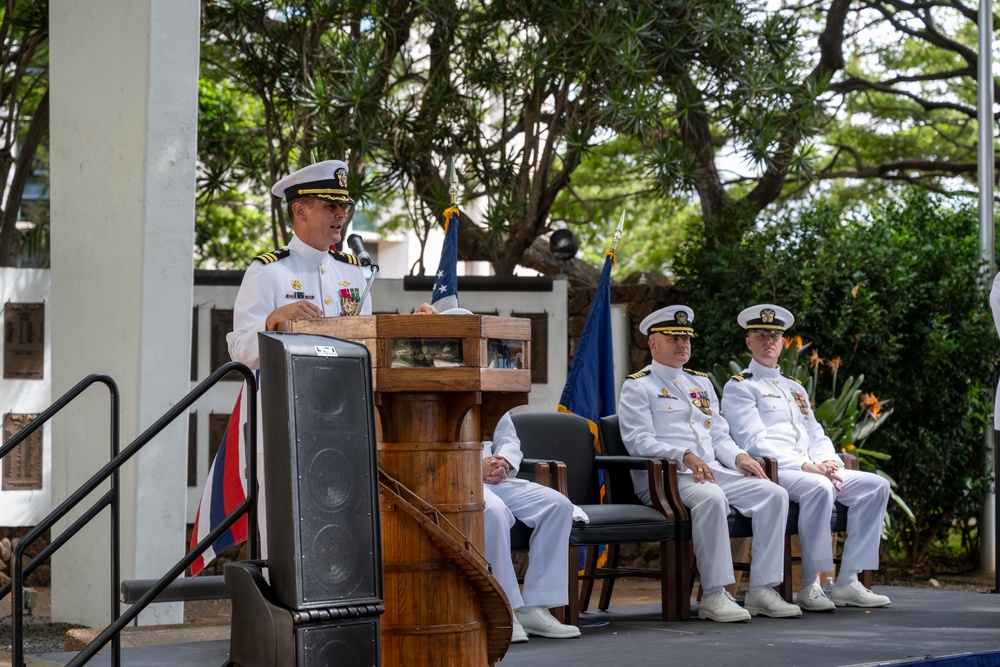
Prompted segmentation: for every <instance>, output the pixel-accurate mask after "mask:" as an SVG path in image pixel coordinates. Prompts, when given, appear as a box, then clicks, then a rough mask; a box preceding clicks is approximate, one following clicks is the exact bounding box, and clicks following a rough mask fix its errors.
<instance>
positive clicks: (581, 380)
mask: <svg viewBox="0 0 1000 667" xmlns="http://www.w3.org/2000/svg"><path fill="white" fill-rule="evenodd" d="M614 263H615V254H614V251H611V252H609V253H608V254H607V255H606V256H605V258H604V269H603V270H602V271H601V280H600V281H599V282H598V283H597V292H595V293H594V302H593V303H592V304H590V312H589V313H588V314H587V321H586V323H584V325H583V333H582V334H581V335H580V341H579V342H578V343H577V345H576V353H575V354H574V355H573V364H572V366H570V369H569V376H568V377H567V378H566V385H565V386H564V387H563V392H562V396H561V397H560V398H559V407H558V409H557V410H558V411H559V412H571V413H573V414H575V415H580V416H581V417H583V418H584V419H586V420H587V421H588V422H589V423H590V432H591V433H593V434H594V448H595V449H597V450H598V451H600V441H599V440H598V439H597V420H598V419H600V418H601V417H607V416H608V415H613V414H615V378H614V356H613V350H614V348H613V346H612V344H611V267H612V266H613V265H614ZM598 477H599V478H600V482H601V502H604V474H603V471H600V474H599V475H598ZM597 553H598V556H597V566H598V567H604V565H605V563H606V560H607V550H606V547H605V546H604V545H601V546H600V547H599V548H598V551H597ZM578 558H579V561H578V566H579V569H580V571H581V572H583V570H584V563H585V562H586V560H585V559H586V549H584V548H582V547H581V548H580V550H579V552H578Z"/></svg>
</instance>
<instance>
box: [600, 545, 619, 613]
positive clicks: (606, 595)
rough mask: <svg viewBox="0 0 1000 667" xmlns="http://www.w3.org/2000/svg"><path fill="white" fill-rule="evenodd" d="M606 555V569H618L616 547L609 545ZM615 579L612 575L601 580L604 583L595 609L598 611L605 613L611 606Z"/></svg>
mask: <svg viewBox="0 0 1000 667" xmlns="http://www.w3.org/2000/svg"><path fill="white" fill-rule="evenodd" d="M607 554H608V561H607V569H611V570H616V569H618V563H619V562H620V561H619V556H620V552H619V551H618V545H617V544H609V545H608V551H607ZM615 579H616V577H615V576H614V575H611V576H608V577H604V578H603V582H604V583H603V584H602V585H601V600H600V602H599V603H598V605H597V608H598V609H600V610H601V611H607V610H608V607H610V606H611V593H612V592H614V589H615Z"/></svg>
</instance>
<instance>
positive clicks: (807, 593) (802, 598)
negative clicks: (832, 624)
mask: <svg viewBox="0 0 1000 667" xmlns="http://www.w3.org/2000/svg"><path fill="white" fill-rule="evenodd" d="M795 604H797V605H799V606H800V607H802V608H803V609H805V610H806V611H833V610H834V609H836V608H837V605H835V604H833V602H832V601H831V600H830V598H828V597H826V595H824V594H823V589H822V588H820V587H819V584H812V585H811V586H806V587H804V588H802V589H800V590H799V595H798V597H797V598H796V599H795Z"/></svg>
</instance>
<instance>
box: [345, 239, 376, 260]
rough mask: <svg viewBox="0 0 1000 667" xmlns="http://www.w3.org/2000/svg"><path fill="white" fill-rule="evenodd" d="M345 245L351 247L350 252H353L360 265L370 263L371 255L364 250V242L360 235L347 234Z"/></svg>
mask: <svg viewBox="0 0 1000 667" xmlns="http://www.w3.org/2000/svg"><path fill="white" fill-rule="evenodd" d="M347 246H348V247H349V248H350V249H351V252H353V253H354V256H355V257H357V258H358V262H359V263H360V264H361V266H371V265H372V258H371V255H369V254H368V251H367V250H365V242H364V241H363V240H362V239H361V236H360V235H358V234H351V235H350V236H348V237H347Z"/></svg>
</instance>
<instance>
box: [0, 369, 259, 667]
mask: <svg viewBox="0 0 1000 667" xmlns="http://www.w3.org/2000/svg"><path fill="white" fill-rule="evenodd" d="M231 372H237V373H240V374H241V375H242V376H243V378H244V380H245V381H246V386H247V392H246V394H245V396H244V400H245V401H246V409H247V422H248V423H249V424H250V425H251V426H250V428H248V429H247V430H248V434H247V438H246V440H247V449H248V453H247V485H248V494H247V499H246V500H245V501H243V502H242V503H241V504H240V505H239V506H238V507H237V508H236V509H235V510H234V511H233V512H231V513H230V514H228V515H227V517H226V520H225V521H223V523H222V524H220V525H219V526H217V527H216V529H215V530H213V531H212V532H211V533H210V534H209V535H208V536H207V537H206V538H205V539H203V540H202V541H201V542H199V543H198V545H197V546H196V547H195V548H194V549H193V550H191V551H189V552H188V553H187V554H186V555H185V556H184V558H182V559H181V560H180V561H179V562H178V563H177V564H176V565H175V566H174V567H172V568H171V569H170V571H168V572H167V574H166V575H164V576H163V578H161V579H160V580H159V582H157V585H156V586H154V587H153V588H152V589H150V591H149V592H148V593H147V594H146V595H144V596H143V597H142V598H140V599H139V601H137V602H136V604H135V605H133V606H132V607H131V608H130V609H129V610H128V612H126V613H125V614H124V615H123V614H121V606H120V601H119V597H118V587H119V584H120V579H121V572H120V564H119V563H120V557H121V554H120V551H121V542H120V537H119V530H118V524H119V515H120V502H119V492H118V475H119V472H118V470H119V468H121V466H122V465H123V464H124V463H125V462H126V461H128V460H129V459H131V458H132V457H133V456H134V455H135V454H137V453H138V452H139V450H140V449H142V448H143V447H144V446H145V445H147V444H148V443H149V442H150V441H152V439H153V438H154V437H155V436H156V435H158V434H159V433H160V432H161V431H162V430H163V429H164V428H166V427H167V426H168V425H169V424H170V423H171V422H173V421H174V420H175V419H176V418H177V417H179V416H181V415H182V414H184V413H185V412H186V410H187V409H188V408H189V407H190V406H191V405H192V404H193V403H194V402H195V401H197V400H198V399H199V398H200V397H201V396H202V395H204V394H205V393H206V392H207V391H208V390H209V389H211V388H212V387H213V386H214V385H215V384H217V383H218V382H219V381H221V380H222V378H223V377H225V376H226V375H228V374H229V373H231ZM92 377H98V376H92ZM99 377H102V378H105V377H107V376H99ZM107 379H108V380H110V378H107ZM84 382H86V380H85V381H84ZM111 382H112V383H113V380H112V381H111ZM81 384H82V383H81ZM78 386H79V385H78ZM116 391H117V390H116ZM78 393H79V392H78ZM64 398H66V397H64ZM72 398H74V397H69V398H68V399H67V400H65V401H64V400H63V399H60V401H59V402H57V404H53V406H52V407H51V408H49V410H46V412H45V413H43V415H42V416H45V418H46V419H48V418H50V417H51V416H52V415H53V414H55V413H56V412H58V409H56V408H57V405H58V408H59V409H61V408H62V407H64V406H65V404H66V403H68V402H69V400H72ZM50 413H51V414H50ZM42 416H40V417H39V420H41V417H42ZM39 420H36V421H39ZM113 422H114V426H115V427H114V432H113V433H112V440H113V442H114V445H113V448H114V450H115V454H114V455H113V456H112V458H111V460H110V461H109V462H108V464H107V465H105V466H104V467H103V468H101V470H99V471H98V472H97V473H95V474H94V475H93V476H92V477H91V478H90V479H89V480H88V481H87V482H86V483H84V484H83V485H82V486H81V487H80V488H79V489H77V490H76V491H75V492H74V493H73V494H72V495H71V496H70V497H69V498H67V499H66V500H65V501H63V503H62V504H60V505H59V507H57V508H56V509H55V510H53V511H52V512H51V513H49V515H48V516H47V517H46V518H45V519H43V520H42V522H41V523H39V524H38V525H37V526H36V527H35V528H34V529H33V530H31V531H30V532H29V533H28V534H27V535H25V536H24V537H23V538H22V539H21V541H20V542H19V543H18V545H17V547H16V548H15V549H14V556H13V559H14V567H13V573H12V574H13V577H12V579H11V582H12V583H13V592H14V599H13V601H12V602H13V604H12V607H13V610H14V611H13V614H14V616H13V624H12V633H11V634H12V637H11V639H12V642H11V643H12V646H11V651H12V663H13V664H14V665H18V666H20V665H22V664H23V660H24V645H23V644H24V642H23V617H22V614H23V609H22V608H23V606H24V604H23V577H24V576H25V574H24V571H23V570H24V569H25V568H24V566H23V563H22V559H23V554H24V551H25V550H26V549H27V548H28V546H30V545H31V544H32V543H33V542H34V541H35V540H37V539H38V538H39V537H40V536H41V535H42V534H43V533H44V532H45V531H46V530H49V529H50V528H51V527H52V526H53V525H54V524H55V523H56V522H57V521H59V520H60V519H62V518H63V517H64V516H66V514H68V513H69V512H70V510H72V509H73V508H74V507H76V506H77V505H78V504H80V503H81V502H82V501H83V499H84V498H86V497H87V496H88V495H89V494H90V493H91V492H92V491H94V490H95V489H96V488H97V487H98V486H100V485H101V484H102V483H104V482H105V481H106V480H107V479H108V478H109V477H110V478H111V479H112V482H111V487H112V488H111V490H110V491H109V493H108V494H105V495H104V496H102V497H101V499H99V500H98V501H97V503H95V504H94V505H93V506H92V507H91V508H90V510H88V512H86V513H85V514H84V515H83V516H81V517H80V518H78V519H77V520H76V521H74V522H73V524H72V525H71V526H70V527H69V528H67V529H66V531H64V534H63V535H60V537H59V540H58V541H57V542H53V543H51V544H50V545H49V547H48V548H47V549H46V550H45V551H44V552H43V554H44V555H45V556H46V557H48V556H49V555H51V554H52V553H53V552H54V551H56V550H57V549H58V548H59V547H61V546H62V545H63V544H64V543H65V542H66V541H67V540H68V539H69V537H71V536H72V535H73V534H75V533H76V532H77V531H79V530H80V529H81V528H82V527H83V526H84V525H86V524H87V523H88V522H89V521H91V520H92V519H93V518H94V517H95V516H96V515H97V514H98V513H99V512H100V510H102V509H103V508H104V507H106V506H108V505H110V506H111V515H112V516H111V522H112V551H111V560H112V577H111V589H112V590H111V597H112V603H111V606H112V616H113V618H114V619H115V620H114V621H113V622H112V623H111V625H109V626H108V627H107V628H105V630H104V632H102V633H100V634H99V635H98V636H97V638H95V639H94V640H93V641H91V642H90V643H89V644H88V645H87V646H86V647H85V648H84V649H83V650H82V651H80V653H78V654H77V655H76V656H75V657H74V658H73V659H72V660H71V661H70V662H69V663H68V666H72V667H76V666H77V665H82V664H84V663H86V662H87V661H89V660H90V658H92V657H93V656H94V655H95V654H96V653H97V652H98V651H100V650H101V649H102V648H104V646H105V645H106V644H107V643H108V642H109V641H110V642H111V664H112V667H120V665H121V642H120V639H119V635H120V632H121V630H122V628H124V627H125V626H126V625H127V624H128V623H129V622H131V621H132V620H133V619H134V618H135V617H136V616H138V615H139V614H140V613H141V612H142V610H143V609H144V608H145V607H146V606H147V605H149V603H150V602H152V601H153V599H155V597H156V595H158V594H159V593H160V592H161V591H162V590H163V589H164V588H166V587H167V586H168V585H169V584H170V582H172V581H173V580H174V579H176V578H177V577H178V576H180V574H181V573H183V572H184V570H185V569H186V568H187V567H188V566H189V565H190V564H191V563H192V562H194V560H195V559H196V558H198V557H199V556H201V555H202V554H203V553H204V552H205V551H206V550H207V549H208V548H209V547H210V546H211V545H212V543H213V542H214V541H215V540H216V539H218V537H219V536H220V535H222V534H223V533H224V532H225V531H226V530H228V529H229V528H230V527H231V526H232V525H233V524H234V523H236V521H238V520H239V519H240V517H242V516H243V515H244V514H249V525H248V527H247V528H248V533H247V534H248V535H250V536H253V535H255V534H256V531H257V504H256V502H255V500H256V497H257V474H256V464H257V430H256V424H257V381H256V377H255V376H254V373H253V371H251V370H250V369H249V368H248V367H247V366H245V365H244V364H241V363H238V362H233V361H231V362H229V363H226V364H223V365H222V366H220V367H219V368H218V369H216V370H215V372H214V373H212V374H211V375H210V376H209V377H208V378H206V379H205V380H204V381H203V382H202V383H201V384H199V385H198V386H197V387H195V388H194V389H192V390H191V391H190V392H189V393H188V394H187V396H185V397H184V398H183V399H182V400H181V401H180V402H179V403H177V404H176V405H174V406H173V407H172V408H171V409H170V410H168V411H167V412H166V413H165V414H164V415H163V416H162V417H160V419H158V420H157V421H156V423H154V424H153V425H152V426H150V427H149V428H148V429H146V430H145V431H144V432H143V433H142V434H141V435H140V436H139V437H137V438H136V439H135V440H133V441H132V443H131V444H129V446H128V447H126V448H125V450H123V451H122V452H120V453H118V452H117V446H118V419H117V414H115V415H114V416H113ZM34 423H35V422H32V425H34ZM18 435H21V434H18ZM24 437H27V434H26V435H25V436H24ZM22 440H23V438H22ZM17 442H19V441H17V440H12V441H11V443H9V445H10V448H13V446H16V444H17ZM7 451H9V449H7V448H6V447H5V448H4V449H0V456H2V455H3V454H5V453H6V452H7ZM67 534H68V535H67ZM247 542H248V544H249V556H250V558H251V559H255V558H257V542H256V540H255V539H252V538H251V539H248V540H247ZM43 554H39V556H37V557H36V558H35V559H34V560H32V561H31V562H30V563H29V564H28V566H27V568H28V571H29V572H30V571H31V570H33V569H34V567H36V566H37V563H40V562H42V561H41V560H39V559H40V558H41V556H42V555H43Z"/></svg>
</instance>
